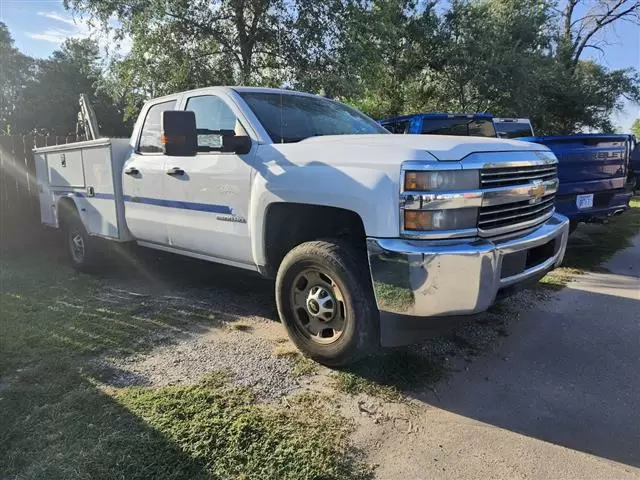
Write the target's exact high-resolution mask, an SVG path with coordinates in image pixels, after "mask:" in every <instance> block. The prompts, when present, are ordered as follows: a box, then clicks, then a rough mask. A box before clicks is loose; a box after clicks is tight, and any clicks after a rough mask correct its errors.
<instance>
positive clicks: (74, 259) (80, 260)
mask: <svg viewBox="0 0 640 480" xmlns="http://www.w3.org/2000/svg"><path fill="white" fill-rule="evenodd" d="M64 239H65V249H66V251H67V255H68V257H69V261H70V262H71V265H72V266H73V268H75V269H76V270H78V271H81V272H87V271H90V270H91V269H93V268H95V267H96V265H97V258H96V257H97V251H96V250H97V249H96V245H95V242H94V240H93V239H92V238H91V237H90V236H89V234H88V233H87V229H86V228H84V224H83V223H82V220H81V219H80V217H79V216H78V215H77V214H76V215H71V216H70V217H69V218H68V219H67V220H66V221H65V225H64Z"/></svg>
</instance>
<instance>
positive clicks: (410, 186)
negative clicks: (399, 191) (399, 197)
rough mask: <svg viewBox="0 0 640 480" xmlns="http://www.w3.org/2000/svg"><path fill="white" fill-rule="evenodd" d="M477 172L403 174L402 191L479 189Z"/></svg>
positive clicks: (449, 171)
mask: <svg viewBox="0 0 640 480" xmlns="http://www.w3.org/2000/svg"><path fill="white" fill-rule="evenodd" d="M479 185H480V181H479V176H478V170H443V171H436V172H422V171H408V172H405V174H404V190H405V191H409V192H411V191H417V192H442V191H446V190H475V189H477V188H479Z"/></svg>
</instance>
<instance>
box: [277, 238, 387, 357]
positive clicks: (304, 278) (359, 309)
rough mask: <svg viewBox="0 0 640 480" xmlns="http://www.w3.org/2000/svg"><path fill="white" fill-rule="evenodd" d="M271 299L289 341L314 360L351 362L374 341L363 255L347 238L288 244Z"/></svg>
mask: <svg viewBox="0 0 640 480" xmlns="http://www.w3.org/2000/svg"><path fill="white" fill-rule="evenodd" d="M276 302H277V305H278V313H279V315H280V319H281V320H282V323H283V324H284V326H285V328H286V329H287V333H288V335H289V338H290V339H291V341H292V342H293V343H295V345H296V346H297V347H298V348H299V349H300V350H301V351H302V352H304V353H305V354H306V355H308V356H309V357H311V358H313V359H314V360H316V361H317V362H319V363H322V364H324V365H328V366H340V365H346V364H348V363H353V362H355V361H356V360H358V359H360V358H362V357H363V356H365V355H367V354H369V353H371V352H372V351H373V350H375V348H376V347H377V346H378V345H379V314H378V310H377V308H376V303H375V300H374V296H373V289H372V287H371V280H370V278H369V268H368V265H367V259H366V255H365V254H364V253H362V252H360V251H358V250H357V249H356V248H354V247H353V246H351V245H349V244H348V243H344V242H341V241H337V240H328V241H313V242H307V243H303V244H301V245H299V246H297V247H295V248H294V249H293V250H291V251H290V252H289V253H288V254H287V255H286V256H285V258H284V260H283V261H282V264H281V265H280V268H279V269H278V274H277V277H276Z"/></svg>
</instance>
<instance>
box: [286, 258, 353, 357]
mask: <svg viewBox="0 0 640 480" xmlns="http://www.w3.org/2000/svg"><path fill="white" fill-rule="evenodd" d="M290 303H291V309H292V310H293V316H294V319H295V321H296V324H297V326H298V330H299V331H300V332H301V333H302V334H303V335H304V336H305V337H306V338H308V339H309V340H311V341H313V342H315V343H319V344H321V345H328V344H330V343H334V342H336V341H337V340H338V339H339V338H340V337H341V336H342V334H343V332H344V329H345V326H346V323H347V322H346V317H347V309H346V305H345V301H344V295H343V294H342V291H341V290H340V287H339V286H338V284H337V283H336V282H335V281H334V280H333V279H332V278H331V277H330V276H329V275H327V274H326V273H324V272H322V271H320V270H318V269H315V268H307V269H304V270H303V271H302V272H300V273H298V275H296V277H295V278H294V280H293V284H292V287H291V296H290Z"/></svg>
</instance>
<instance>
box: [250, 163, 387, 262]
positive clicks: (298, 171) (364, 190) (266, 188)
mask: <svg viewBox="0 0 640 480" xmlns="http://www.w3.org/2000/svg"><path fill="white" fill-rule="evenodd" d="M279 202H286V203H298V204H307V205H318V206H326V207H338V208H342V209H346V210H351V211H353V212H355V213H356V214H358V215H359V216H360V218H361V219H362V222H363V224H364V228H365V233H366V234H367V236H381V237H396V236H397V235H398V232H399V208H398V206H399V190H398V179H397V178H395V179H394V178H391V177H390V176H389V175H387V173H386V172H384V171H382V170H376V169H373V168H366V167H359V166H349V167H342V168H340V167H335V166H329V165H327V164H322V163H310V164H307V165H305V166H304V167H302V168H301V167H287V168H284V167H282V166H281V165H279V164H275V163H273V164H265V168H264V169H262V171H256V173H255V175H254V177H253V179H252V185H251V201H250V205H249V231H250V232H251V251H252V256H253V259H254V261H255V263H256V265H265V264H266V252H265V245H264V238H265V231H266V217H267V209H268V208H269V206H270V205H272V204H274V203H279Z"/></svg>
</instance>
